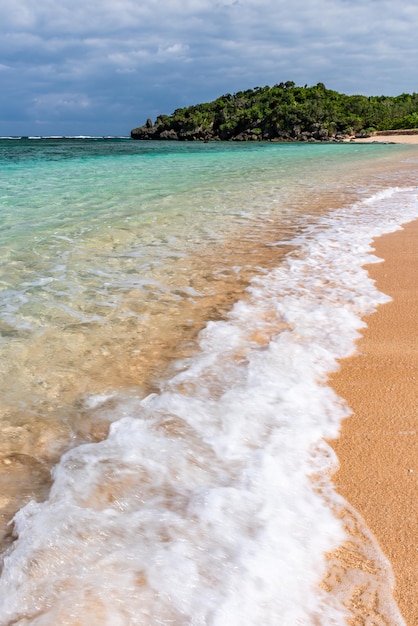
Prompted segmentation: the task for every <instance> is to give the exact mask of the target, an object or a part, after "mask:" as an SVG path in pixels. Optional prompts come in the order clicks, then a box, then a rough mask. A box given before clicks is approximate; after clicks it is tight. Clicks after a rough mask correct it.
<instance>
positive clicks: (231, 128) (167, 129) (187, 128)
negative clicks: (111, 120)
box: [131, 81, 418, 141]
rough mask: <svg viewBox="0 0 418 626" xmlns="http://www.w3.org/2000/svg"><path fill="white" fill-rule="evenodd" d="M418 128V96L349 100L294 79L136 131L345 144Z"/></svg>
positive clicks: (169, 136) (182, 137)
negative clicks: (350, 139)
mask: <svg viewBox="0 0 418 626" xmlns="http://www.w3.org/2000/svg"><path fill="white" fill-rule="evenodd" d="M417 126H418V94H415V93H413V94H402V95H400V96H396V97H389V96H371V97H367V96H362V95H354V96H347V95H345V94H341V93H339V92H337V91H333V90H330V89H327V88H326V87H325V85H324V84H323V83H318V84H317V85H315V86H313V87H307V86H306V85H305V86H304V87H297V86H296V85H295V83H293V82H291V81H288V82H286V83H280V84H278V85H274V86H273V87H268V86H266V87H255V88H254V89H248V90H247V91H239V92H237V93H235V94H233V95H231V94H226V95H223V96H221V97H220V98H217V99H216V100H214V101H213V102H209V103H204V104H198V105H194V106H190V107H185V108H181V109H176V110H175V111H174V113H173V114H172V115H159V116H158V117H157V119H156V120H155V122H154V123H153V122H152V120H151V119H148V120H147V122H146V123H145V124H144V125H143V126H139V127H138V128H134V129H133V130H132V131H131V137H132V138H133V139H154V140H164V139H165V140H175V141H213V140H223V141H228V140H229V141H343V140H344V139H346V138H347V137H353V136H360V137H367V136H370V135H372V134H373V133H374V132H375V131H377V130H379V131H385V130H389V129H396V128H414V127H415V128H416V127H417Z"/></svg>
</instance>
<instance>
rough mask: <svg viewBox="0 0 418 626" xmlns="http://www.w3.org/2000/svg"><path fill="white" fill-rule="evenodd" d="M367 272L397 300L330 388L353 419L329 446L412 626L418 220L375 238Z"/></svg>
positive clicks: (415, 609)
mask: <svg viewBox="0 0 418 626" xmlns="http://www.w3.org/2000/svg"><path fill="white" fill-rule="evenodd" d="M375 249H376V254H377V256H379V257H380V258H383V259H384V262H383V263H380V264H373V265H370V266H369V267H368V270H369V272H370V275H371V276H372V278H373V279H374V280H376V283H377V286H378V288H379V289H380V290H381V291H383V292H384V293H386V294H388V295H390V296H391V297H392V298H393V301H392V302H390V303H388V304H384V305H381V306H380V307H379V308H378V311H377V312H376V313H374V314H373V315H371V316H370V317H369V318H367V320H366V321H367V328H366V329H365V330H364V331H363V333H362V334H363V337H362V338H361V339H360V340H359V342H358V345H357V352H356V354H355V355H354V356H353V357H351V358H350V359H347V360H345V361H344V362H342V364H341V365H342V367H341V370H340V371H339V372H338V373H337V374H335V375H334V376H333V377H332V379H331V383H332V386H333V387H334V389H335V390H336V392H337V393H338V395H340V396H341V397H343V398H345V399H346V401H347V403H348V405H349V406H350V408H351V409H352V411H353V415H352V416H351V417H349V418H348V419H346V420H345V421H344V423H343V427H342V432H341V436H340V438H339V439H338V440H336V441H334V442H332V446H333V448H334V449H335V451H336V453H337V455H338V458H339V460H340V469H339V470H338V472H337V473H336V474H335V475H334V483H335V485H336V487H337V490H338V491H339V493H340V494H341V495H342V496H343V497H344V498H346V500H348V502H349V503H350V504H351V505H353V506H354V507H355V509H356V510H357V511H358V512H359V513H360V514H361V515H362V516H363V518H364V520H365V522H366V524H367V526H368V527H369V528H370V530H371V531H372V532H373V534H374V535H375V537H376V539H377V541H378V542H379V544H380V547H381V549H382V551H383V552H384V554H385V555H386V557H387V558H388V559H389V560H390V562H391V564H392V567H393V572H394V575H395V580H396V588H395V599H396V601H397V603H398V606H399V608H400V611H401V613H402V615H403V617H404V619H405V621H406V623H407V625H408V626H416V625H417V624H418V593H417V591H418V393H417V387H418V327H417V313H418V221H415V222H412V223H410V224H407V225H405V227H404V229H403V230H402V231H397V232H396V233H391V234H389V235H385V236H383V237H381V238H379V239H377V240H376V241H375Z"/></svg>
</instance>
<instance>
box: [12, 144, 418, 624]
mask: <svg viewBox="0 0 418 626" xmlns="http://www.w3.org/2000/svg"><path fill="white" fill-rule="evenodd" d="M417 159H418V153H417V150H416V148H415V147H414V146H392V145H355V144H318V145H316V144H315V145H312V144H274V143H270V144H262V143H260V144H258V143H257V144H255V143H254V144H237V143H221V142H220V143H209V144H201V143H190V144H189V143H177V142H176V143H171V142H167V143H165V142H135V141H132V140H128V139H92V138H91V139H38V140H35V139H8V140H6V139H4V140H0V244H1V245H0V289H1V291H0V342H1V343H0V345H1V348H2V352H1V357H0V389H1V394H2V398H3V402H2V407H1V409H0V411H1V415H0V429H1V434H2V438H1V444H0V457H1V460H2V464H3V465H2V467H3V470H2V473H1V474H0V486H1V488H2V494H3V496H2V499H1V500H0V505H1V507H2V508H1V515H2V517H1V520H2V523H3V525H2V528H1V529H0V530H1V533H2V546H3V550H5V561H4V571H3V574H2V577H1V579H0V587H2V590H3V592H4V590H5V589H7V590H8V591H7V594H6V595H5V596H4V597H6V596H7V601H6V600H5V601H4V602H3V603H1V602H0V624H5V625H6V624H11V623H16V624H22V625H23V624H27V623H31V624H57V623H60V624H93V623H97V624H106V623H109V624H112V625H113V624H122V625H125V624H126V625H128V624H129V625H130V624H147V625H148V624H152V625H153V624H169V623H170V624H172V623H175V624H192V623H193V624H199V625H200V624H202V625H203V624H216V625H218V624H228V626H230V625H233V624H237V625H238V624H240V626H241V625H242V624H248V625H250V624H259V623H263V624H275V625H276V624H277V623H286V624H287V623H289V624H294V623H301V624H311V623H312V624H313V623H315V624H316V623H321V624H324V625H325V624H326V625H327V626H328V625H330V624H340V623H341V624H342V623H345V621H344V620H345V617H346V614H345V609H344V608H343V604H342V601H341V602H340V601H339V600H338V599H337V600H336V599H335V598H334V597H332V594H331V599H330V598H328V597H327V595H326V594H324V593H323V592H322V591H320V590H319V588H318V587H317V586H316V585H317V583H318V582H320V580H321V577H323V575H324V573H325V567H326V565H325V560H324V553H325V552H326V551H328V550H332V549H333V548H335V547H337V546H338V545H339V544H340V543H341V541H343V539H344V533H343V531H342V529H341V527H340V525H339V524H340V523H339V522H338V521H337V520H336V519H335V518H334V517H333V514H332V513H331V509H330V508H328V506H327V505H326V504H324V502H323V501H322V500H321V497H320V496H319V495H318V493H316V492H315V491H314V490H313V488H312V481H311V479H310V476H311V475H312V473H316V471H314V470H313V469H312V468H313V465H312V463H313V464H314V465H315V464H317V465H318V464H319V466H320V467H322V471H324V472H326V471H327V468H329V452H326V453H324V455H323V456H321V454H322V453H321V454H320V455H319V457H318V458H317V453H315V454H314V455H313V452H312V451H313V450H314V449H315V450H316V449H318V448H321V446H322V445H323V444H322V443H319V442H322V440H323V438H325V437H331V436H336V434H337V433H338V428H339V424H340V420H341V418H342V416H343V415H345V414H346V409H344V408H342V404H341V401H340V400H338V399H337V398H335V397H334V396H333V394H332V392H331V391H330V390H328V391H324V389H328V388H326V387H324V385H323V382H324V380H325V379H326V376H327V374H328V373H329V372H330V371H332V370H333V369H335V367H336V359H337V358H343V357H344V356H347V354H349V353H350V352H352V350H353V349H354V341H355V338H356V337H357V336H358V329H359V328H361V326H362V322H361V320H360V316H362V315H364V314H366V313H367V312H369V311H370V310H373V308H374V307H375V306H377V305H378V304H379V302H381V301H384V299H385V298H384V296H382V295H381V294H379V293H377V292H376V291H375V289H374V288H373V285H370V284H369V282H368V279H367V275H366V274H365V272H364V271H363V270H362V269H361V265H362V262H365V259H367V258H368V257H366V256H365V255H366V253H367V251H368V250H369V249H370V240H371V238H372V237H373V236H377V235H378V234H380V232H388V231H390V230H394V229H396V228H397V227H398V226H399V224H400V223H402V222H403V221H407V220H408V219H412V218H413V217H414V216H415V214H416V213H417V214H418V212H417V209H416V191H415V189H416V187H415V185H416V164H417ZM353 302H356V303H357V304H356V305H355V306H354V305H353ZM109 429H110V432H109ZM321 449H322V448H321ZM313 456H314V457H315V461H313V460H312V458H313ZM318 459H319V460H318ZM327 459H328V460H327ZM53 468H54V469H53ZM274 468H276V469H275V470H274ZM270 470H272V473H271V471H270ZM51 471H53V474H52V477H51ZM51 485H52V487H51ZM251 485H252V486H251ZM51 488H52V491H50V489H51ZM278 494H280V495H278ZM22 507H24V508H22ZM57 507H58V508H57ZM19 509H20V512H19V513H18V514H17V517H16V518H15V521H14V522H13V523H12V524H9V525H7V522H9V520H10V519H12V518H13V516H14V514H15V513H16V511H18V510H19ZM278 519H280V520H282V522H281V525H280V524H279V526H277V523H278V522H277V520H278ZM286 520H287V521H286ZM48 529H49V530H48ZM51 533H52V535H53V537H54V539H53V541H52V543H51V536H52V535H51ZM310 535H312V540H308V537H309V536H310ZM122 537H124V539H122ZM35 555H36V557H35ZM376 558H377V557H376ZM34 559H35V560H36V562H37V563H38V564H39V566H36V567H37V568H38V569H37V575H36V576H35V577H34V576H33V567H34V566H33V563H34ZM75 563H76V564H80V563H81V564H82V566H81V567H79V566H78V565H77V571H76V572H75V571H74V564H75ZM18 572H21V573H18ZM22 572H23V573H22ZM83 572H84V574H83ZM176 572H181V580H182V584H181V585H180V586H179V584H178V580H177V575H176ZM51 580H54V581H55V582H54V583H53V584H51ZM281 580H286V581H288V584H287V587H286V588H285V593H284V594H283V593H282V592H281V591H280V590H279V589H278V588H277V581H281ZM71 581H72V582H71ZM370 584H371V583H370ZM302 598H303V601H301V599H302ZM306 598H309V601H308V600H306V601H305V599H306ZM244 599H246V600H245V602H244ZM339 602H340V604H339ZM22 607H23V608H22ZM382 610H383V609H382ZM387 610H388V611H392V618H393V623H394V624H395V623H402V622H401V618H399V617H398V616H395V617H393V615H395V613H396V609H394V608H393V607H389V609H387ZM286 620H287V621H286ZM297 620H302V621H300V622H298V621H297ZM315 620H317V621H315ZM318 620H319V621H318Z"/></svg>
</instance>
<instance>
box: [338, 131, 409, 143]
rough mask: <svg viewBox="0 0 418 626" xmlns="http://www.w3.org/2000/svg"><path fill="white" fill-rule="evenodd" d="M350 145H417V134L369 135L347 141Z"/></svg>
mask: <svg viewBox="0 0 418 626" xmlns="http://www.w3.org/2000/svg"><path fill="white" fill-rule="evenodd" d="M347 141H348V142H350V143H404V144H412V145H417V144H418V133H417V134H412V133H411V134H409V133H408V134H406V133H405V134H403V133H401V132H399V133H394V134H391V133H388V134H387V135H383V134H382V135H380V134H379V135H371V136H370V137H363V138H360V137H359V138H353V139H347Z"/></svg>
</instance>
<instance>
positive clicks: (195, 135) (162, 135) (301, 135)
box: [131, 120, 346, 142]
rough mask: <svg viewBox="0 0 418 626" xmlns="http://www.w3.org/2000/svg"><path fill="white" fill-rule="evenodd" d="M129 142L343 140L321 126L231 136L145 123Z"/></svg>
mask: <svg viewBox="0 0 418 626" xmlns="http://www.w3.org/2000/svg"><path fill="white" fill-rule="evenodd" d="M131 137H132V139H142V140H147V139H153V140H171V141H283V142H292V141H305V142H306V141H309V142H316V141H343V140H344V139H345V137H346V136H345V135H342V134H334V135H333V134H330V133H329V131H328V129H327V128H324V127H322V126H321V124H312V125H311V126H310V127H309V128H308V129H306V128H302V127H301V126H294V127H293V128H292V129H291V130H287V131H284V130H280V129H275V128H268V129H265V130H264V131H262V130H260V129H258V128H257V129H252V128H247V129H244V130H242V131H240V132H239V133H237V134H231V133H228V132H225V131H223V130H221V129H219V130H215V129H214V128H213V126H212V128H209V129H207V128H206V129H204V128H203V127H202V126H199V127H196V128H193V129H190V128H187V127H186V128H181V127H180V128H175V127H167V124H166V123H158V121H157V122H156V123H155V124H152V123H151V120H147V122H146V124H144V126H139V127H138V128H134V129H133V130H132V131H131Z"/></svg>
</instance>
